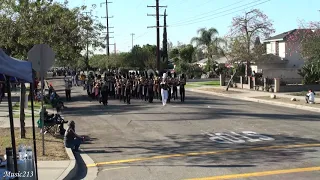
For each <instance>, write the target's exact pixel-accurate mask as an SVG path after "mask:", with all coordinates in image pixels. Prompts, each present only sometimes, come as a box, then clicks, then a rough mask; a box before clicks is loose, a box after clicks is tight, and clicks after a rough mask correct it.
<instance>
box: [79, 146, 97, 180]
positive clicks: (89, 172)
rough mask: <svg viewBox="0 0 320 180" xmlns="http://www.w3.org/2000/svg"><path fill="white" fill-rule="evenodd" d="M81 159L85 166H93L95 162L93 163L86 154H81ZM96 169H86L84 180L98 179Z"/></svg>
mask: <svg viewBox="0 0 320 180" xmlns="http://www.w3.org/2000/svg"><path fill="white" fill-rule="evenodd" d="M80 155H81V158H82V160H83V162H84V163H85V165H87V164H95V162H94V161H93V159H92V158H91V157H90V156H89V155H88V154H86V153H85V152H83V153H81V154H80ZM98 172H99V171H98V167H97V166H95V167H87V175H86V178H85V179H88V180H89V179H92V180H94V179H96V178H97V177H98Z"/></svg>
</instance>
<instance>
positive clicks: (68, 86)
mask: <svg viewBox="0 0 320 180" xmlns="http://www.w3.org/2000/svg"><path fill="white" fill-rule="evenodd" d="M64 87H65V93H66V100H67V101H71V87H72V81H70V80H69V79H67V80H66V81H65V85H64Z"/></svg>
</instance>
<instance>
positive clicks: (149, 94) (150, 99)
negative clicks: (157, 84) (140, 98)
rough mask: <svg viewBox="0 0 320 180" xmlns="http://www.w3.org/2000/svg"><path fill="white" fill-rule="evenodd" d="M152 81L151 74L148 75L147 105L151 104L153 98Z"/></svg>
mask: <svg viewBox="0 0 320 180" xmlns="http://www.w3.org/2000/svg"><path fill="white" fill-rule="evenodd" d="M153 88H154V81H153V73H150V76H149V80H148V99H149V103H153V96H154V91H153Z"/></svg>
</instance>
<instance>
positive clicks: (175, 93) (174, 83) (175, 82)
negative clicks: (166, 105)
mask: <svg viewBox="0 0 320 180" xmlns="http://www.w3.org/2000/svg"><path fill="white" fill-rule="evenodd" d="M171 83H172V97H173V100H176V99H178V87H177V86H178V83H179V81H178V79H177V73H176V72H174V73H173V79H172V81H171Z"/></svg>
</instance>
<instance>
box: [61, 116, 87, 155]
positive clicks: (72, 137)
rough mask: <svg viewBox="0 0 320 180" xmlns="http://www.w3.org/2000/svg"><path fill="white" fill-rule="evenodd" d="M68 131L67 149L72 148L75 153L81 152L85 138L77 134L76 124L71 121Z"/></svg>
mask: <svg viewBox="0 0 320 180" xmlns="http://www.w3.org/2000/svg"><path fill="white" fill-rule="evenodd" d="M68 126H69V127H68V129H67V130H66V132H65V134H64V145H65V147H67V148H71V149H73V150H74V151H76V152H77V151H79V147H80V144H81V142H82V141H83V137H80V136H79V135H78V134H77V133H76V132H75V122H74V121H70V122H69V123H68Z"/></svg>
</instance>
